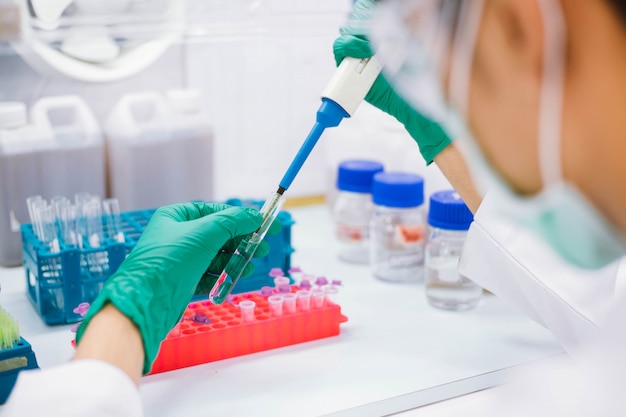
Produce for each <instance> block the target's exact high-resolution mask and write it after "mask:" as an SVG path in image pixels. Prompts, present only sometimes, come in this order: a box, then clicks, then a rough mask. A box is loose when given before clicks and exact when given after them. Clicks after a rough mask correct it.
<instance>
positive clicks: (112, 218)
mask: <svg viewBox="0 0 626 417" xmlns="http://www.w3.org/2000/svg"><path fill="white" fill-rule="evenodd" d="M102 208H103V210H104V214H105V215H106V219H107V223H108V224H107V226H108V232H109V237H110V238H112V239H113V240H115V241H117V242H120V243H124V241H125V239H124V232H122V227H121V217H120V202H119V200H118V199H117V198H107V199H106V200H102Z"/></svg>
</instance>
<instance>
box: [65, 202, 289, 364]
mask: <svg viewBox="0 0 626 417" xmlns="http://www.w3.org/2000/svg"><path fill="white" fill-rule="evenodd" d="M261 221H262V215H261V214H260V213H259V212H258V211H256V210H252V209H248V208H241V207H231V206H228V205H225V204H207V203H186V204H177V205H172V206H166V207H162V208H160V209H158V210H157V211H156V212H155V213H154V215H153V216H152V219H151V220H150V223H149V224H148V226H147V227H146V229H145V231H144V232H143V234H142V235H141V238H140V239H139V242H137V245H136V246H135V248H134V249H133V250H132V251H131V253H130V254H129V256H128V258H126V260H124V262H123V263H122V265H121V266H120V268H119V269H118V270H117V272H116V273H115V274H114V275H113V276H111V277H110V278H109V279H108V280H107V281H106V282H105V284H104V288H103V289H102V291H101V292H100V295H99V296H98V297H97V298H96V300H95V301H94V302H93V304H92V305H91V307H90V308H89V311H88V312H87V314H86V315H85V318H84V320H83V322H82V323H81V325H80V327H79V328H78V331H77V333H76V341H77V343H80V339H81V337H82V335H83V333H84V331H85V329H86V327H87V326H88V325H89V322H90V320H91V319H92V318H93V316H94V315H95V314H97V313H98V312H99V311H100V310H101V309H102V308H103V307H104V306H105V305H106V304H107V303H111V304H113V305H114V306H115V307H116V308H117V309H118V310H120V311H121V312H122V313H123V314H124V315H126V316H127V317H128V318H130V319H131V320H132V321H133V322H134V323H135V325H136V326H137V328H138V329H139V331H140V333H141V336H142V339H143V346H144V351H145V360H144V366H143V372H144V374H146V373H148V372H149V371H150V368H151V366H152V362H153V361H154V359H155V358H156V355H157V353H158V351H159V347H160V345H161V341H162V340H163V339H165V337H166V336H167V334H168V332H169V331H170V330H171V329H172V328H173V327H174V326H175V325H176V323H178V321H179V320H180V318H181V316H182V315H183V312H184V311H185V308H186V307H187V304H188V303H189V301H190V299H191V297H192V296H193V295H194V292H198V291H202V292H208V290H210V289H211V288H212V287H213V284H214V283H215V281H216V278H217V276H218V275H219V274H220V273H221V271H222V270H223V269H224V266H225V265H226V263H227V262H228V260H229V259H230V254H231V253H232V252H233V251H234V250H235V249H236V248H237V246H238V245H239V242H240V241H241V239H242V238H243V237H245V236H246V235H248V234H250V233H252V232H254V231H255V230H256V229H258V228H259V226H260V225H261ZM279 230H280V223H278V222H274V224H272V226H271V227H270V230H269V231H268V233H269V234H275V233H277V232H278V231H279ZM268 252H269V245H267V243H265V242H263V243H262V244H261V245H260V246H259V248H258V249H257V251H256V253H255V256H256V257H262V256H265V255H267V253H268ZM253 268H254V267H253V265H252V263H249V264H248V266H247V268H246V270H245V271H244V276H249V275H250V274H251V273H252V270H253Z"/></svg>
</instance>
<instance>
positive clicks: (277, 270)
mask: <svg viewBox="0 0 626 417" xmlns="http://www.w3.org/2000/svg"><path fill="white" fill-rule="evenodd" d="M284 275H285V273H284V272H283V270H282V269H280V268H272V269H270V272H269V276H270V277H282V276H284Z"/></svg>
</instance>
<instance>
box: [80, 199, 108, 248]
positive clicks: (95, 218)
mask: <svg viewBox="0 0 626 417" xmlns="http://www.w3.org/2000/svg"><path fill="white" fill-rule="evenodd" d="M83 215H84V216H85V224H86V226H87V229H86V230H87V241H88V242H89V246H90V247H92V248H99V247H100V245H101V244H102V241H103V240H104V239H103V237H104V235H103V232H102V209H101V207H100V199H99V198H97V197H93V198H92V199H91V200H90V201H89V202H87V203H85V204H83Z"/></svg>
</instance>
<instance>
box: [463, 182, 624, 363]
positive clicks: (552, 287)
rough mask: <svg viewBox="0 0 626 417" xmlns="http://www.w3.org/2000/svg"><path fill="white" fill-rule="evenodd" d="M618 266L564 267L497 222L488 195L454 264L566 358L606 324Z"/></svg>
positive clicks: (542, 247)
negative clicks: (548, 336) (546, 333)
mask: <svg viewBox="0 0 626 417" xmlns="http://www.w3.org/2000/svg"><path fill="white" fill-rule="evenodd" d="M618 267H619V262H614V263H613V264H611V265H608V266H607V267H605V268H602V269H599V270H584V269H579V268H576V267H574V266H572V265H570V264H568V263H567V262H566V261H564V260H562V259H561V258H560V257H559V256H558V255H557V254H556V253H555V252H554V251H553V250H552V249H551V248H550V247H549V246H548V245H547V244H546V243H545V242H543V240H541V239H540V238H539V237H537V236H536V235H535V234H534V233H532V232H530V231H528V230H526V229H524V228H522V227H520V226H517V225H515V224H514V223H512V222H511V221H509V220H507V219H504V218H502V216H501V215H500V214H499V213H498V209H497V207H496V202H494V201H493V199H492V198H490V195H489V194H487V196H486V197H485V199H484V200H483V204H481V206H480V209H479V210H478V212H477V213H476V216H475V221H474V223H473V224H472V226H471V228H470V230H469V233H468V237H467V240H466V242H465V246H464V248H463V255H462V257H461V261H460V263H459V270H460V272H461V274H463V275H465V276H466V277H468V278H469V279H471V280H472V281H474V282H476V283H477V284H479V285H481V286H482V287H483V288H486V289H488V290H489V291H491V292H493V293H494V294H495V295H497V296H498V297H500V298H502V299H504V300H507V301H508V302H511V303H512V304H513V305H515V306H517V307H518V308H520V309H521V310H522V311H523V312H524V313H526V314H528V315H529V316H530V317H531V318H533V319H534V320H536V321H537V322H539V323H540V324H542V325H544V326H545V327H547V328H548V329H549V330H550V331H551V332H552V333H553V334H554V335H555V337H556V338H557V339H558V340H559V342H560V343H561V345H562V346H563V347H564V348H565V349H566V350H568V351H570V352H571V353H574V352H575V351H576V350H577V348H578V347H580V346H581V344H583V343H586V342H588V341H589V338H591V337H594V336H595V335H596V333H597V330H598V328H599V327H602V325H603V323H604V322H605V320H606V319H607V314H609V311H610V308H611V305H612V304H613V300H614V297H615V294H614V293H615V285H616V277H617V272H618ZM621 278H623V277H621V276H620V279H621Z"/></svg>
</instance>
